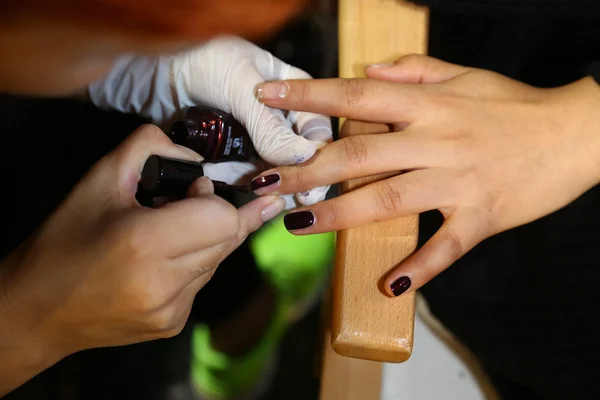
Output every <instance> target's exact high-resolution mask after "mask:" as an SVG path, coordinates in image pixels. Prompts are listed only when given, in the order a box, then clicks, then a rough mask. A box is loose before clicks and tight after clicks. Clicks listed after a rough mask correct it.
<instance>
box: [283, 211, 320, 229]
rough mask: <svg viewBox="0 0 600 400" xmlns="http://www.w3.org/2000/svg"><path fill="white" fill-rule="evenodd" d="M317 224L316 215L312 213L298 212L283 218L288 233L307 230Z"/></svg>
mask: <svg viewBox="0 0 600 400" xmlns="http://www.w3.org/2000/svg"><path fill="white" fill-rule="evenodd" d="M314 223H315V215H314V214H313V213H312V212H311V211H298V212H295V213H290V214H288V215H286V216H285V217H283V224H284V225H285V228H286V229H287V230H288V231H295V230H298V229H306V228H308V227H309V226H312V224H314Z"/></svg>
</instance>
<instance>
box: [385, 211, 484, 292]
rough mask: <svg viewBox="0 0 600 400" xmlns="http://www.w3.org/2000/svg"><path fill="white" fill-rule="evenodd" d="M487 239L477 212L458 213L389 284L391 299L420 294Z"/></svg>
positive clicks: (406, 262) (397, 270)
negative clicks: (414, 292)
mask: <svg viewBox="0 0 600 400" xmlns="http://www.w3.org/2000/svg"><path fill="white" fill-rule="evenodd" d="M485 238H486V221H485V219H484V218H482V215H481V213H478V212H476V211H469V210H463V211H457V212H456V213H455V214H453V215H452V216H451V217H450V218H448V219H447V221H446V222H445V223H444V224H443V225H442V227H441V228H440V230H439V231H438V232H437V233H436V234H435V235H434V236H433V237H432V238H431V239H430V240H429V241H428V242H427V243H426V244H425V245H424V246H423V247H422V248H421V249H420V250H419V251H418V252H417V253H415V254H414V255H412V256H411V257H410V258H408V260H406V261H405V262H404V263H402V265H400V267H398V268H397V269H396V270H395V271H394V272H392V273H391V274H390V275H389V276H388V277H387V278H386V280H385V287H386V291H387V292H388V294H389V295H390V296H400V295H401V294H403V293H407V292H409V291H413V290H417V289H419V288H420V287H421V286H423V285H425V284H426V283H427V282H429V281H430V280H431V279H432V278H434V277H435V276H436V275H438V274H439V273H441V272H442V271H444V270H445V269H446V268H448V267H450V266H451V265H452V264H453V263H454V262H455V261H457V260H458V259H459V258H461V257H462V256H463V255H465V254H466V253H467V252H468V251H469V250H471V249H472V248H473V247H475V246H476V245H477V244H478V243H479V242H481V241H482V240H483V239H485Z"/></svg>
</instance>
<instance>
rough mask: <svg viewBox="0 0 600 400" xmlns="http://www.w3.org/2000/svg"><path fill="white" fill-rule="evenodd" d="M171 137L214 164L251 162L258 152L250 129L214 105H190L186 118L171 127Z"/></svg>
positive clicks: (175, 141)
mask: <svg viewBox="0 0 600 400" xmlns="http://www.w3.org/2000/svg"><path fill="white" fill-rule="evenodd" d="M169 136H170V138H171V140H172V141H173V142H174V143H177V144H179V145H182V146H185V147H188V148H190V149H192V150H194V151H195V152H196V153H198V154H200V155H201V156H202V157H204V159H205V160H206V161H208V162H212V163H217V162H223V161H247V160H249V159H250V158H251V157H253V156H254V154H255V151H254V147H253V146H252V141H251V140H250V136H249V135H248V132H247V131H246V129H244V127H243V126H242V125H241V124H240V123H239V122H237V121H236V120H235V119H234V118H233V116H231V115H229V114H227V113H225V112H223V111H220V110H216V109H212V108H206V107H190V108H189V109H188V110H187V112H186V114H185V119H183V120H181V121H176V122H175V123H174V124H173V126H171V132H170V133H169Z"/></svg>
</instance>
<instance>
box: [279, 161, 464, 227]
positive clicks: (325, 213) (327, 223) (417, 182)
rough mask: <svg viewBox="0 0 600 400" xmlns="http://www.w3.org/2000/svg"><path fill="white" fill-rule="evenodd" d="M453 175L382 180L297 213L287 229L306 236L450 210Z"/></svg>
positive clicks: (427, 173)
mask: <svg viewBox="0 0 600 400" xmlns="http://www.w3.org/2000/svg"><path fill="white" fill-rule="evenodd" d="M448 175H449V174H448V173H447V172H445V171H443V170H431V169H428V170H419V171H413V172H410V173H407V174H404V175H400V176H396V177H393V178H389V179H385V180H383V181H378V182H375V183H372V184H370V185H367V186H364V187H362V188H360V189H357V190H354V191H352V192H349V193H346V194H344V195H342V196H340V197H337V198H335V199H332V200H328V201H325V202H322V203H318V204H315V205H313V206H311V207H309V208H302V209H300V210H297V211H294V212H292V213H290V214H288V215H286V216H285V218H284V223H285V226H286V228H287V229H288V230H289V231H291V232H292V233H294V234H297V235H306V234H314V233H322V232H330V231H338V230H342V229H348V228H354V227H358V226H363V225H367V224H369V223H373V222H376V221H385V220H389V219H392V218H397V217H402V216H407V215H414V214H418V213H421V212H425V211H429V210H434V209H438V208H443V207H447V206H449V205H450V204H453V203H454V201H455V200H456V198H457V197H458V193H457V189H456V188H453V187H452V185H450V184H449V183H448V182H451V179H449V178H450V177H449V176H448Z"/></svg>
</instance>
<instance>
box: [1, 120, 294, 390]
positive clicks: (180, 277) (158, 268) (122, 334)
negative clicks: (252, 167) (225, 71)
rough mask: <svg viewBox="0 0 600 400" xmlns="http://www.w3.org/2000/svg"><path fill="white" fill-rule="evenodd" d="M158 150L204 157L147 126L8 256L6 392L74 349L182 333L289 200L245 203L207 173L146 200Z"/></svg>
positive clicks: (4, 285) (4, 284)
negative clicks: (162, 201) (224, 192)
mask: <svg viewBox="0 0 600 400" xmlns="http://www.w3.org/2000/svg"><path fill="white" fill-rule="evenodd" d="M153 154H158V155H162V156H166V157H173V158H179V159H186V160H191V161H194V160H196V161H197V160H199V159H200V156H199V155H198V154H196V153H194V152H192V151H191V150H188V149H186V148H183V147H179V146H177V145H174V144H173V143H172V142H171V141H170V139H169V138H168V137H167V136H166V135H165V134H164V133H163V132H162V131H161V130H160V129H158V128H157V127H155V126H150V125H148V126H143V127H141V128H139V129H138V130H137V131H136V132H134V133H133V134H132V135H131V136H130V137H129V138H128V139H127V140H125V141H124V142H123V143H122V144H121V146H119V147H118V148H117V149H116V150H114V151H113V152H112V153H110V154H108V155H107V156H105V157H104V158H103V159H102V160H100V161H99V162H98V163H97V164H96V165H95V166H94V167H93V168H92V169H91V171H90V172H89V173H88V174H87V175H86V176H85V177H84V178H83V179H82V180H81V181H80V182H79V183H78V185H77V186H76V187H75V188H74V189H73V191H72V192H71V193H70V194H69V196H68V197H67V198H66V199H65V200H64V202H63V204H62V205H61V206H60V207H59V208H58V209H57V210H56V211H55V212H54V214H53V215H52V216H51V217H50V218H49V219H48V220H47V221H46V222H45V223H44V224H43V226H42V227H41V228H40V229H39V230H38V231H37V232H36V233H35V234H34V235H33V236H32V237H31V238H30V239H29V240H28V241H27V242H26V243H24V244H23V245H22V246H21V248H20V249H18V250H17V251H16V252H15V253H14V254H12V255H11V256H10V257H8V258H7V259H5V260H3V261H2V265H0V395H1V394H4V393H6V392H8V391H10V390H11V389H13V388H14V387H16V386H18V385H20V384H21V383H23V382H24V381H26V380H27V379H29V378H30V377H32V376H33V375H35V374H37V373H38V372H40V371H41V370H43V369H45V368H47V367H49V366H50V365H52V364H53V363H55V362H57V361H58V360H60V359H61V358H63V357H65V356H66V355H69V354H72V353H74V352H77V351H80V350H84V349H89V348H95V347H105V346H120V345H125V344H129V343H135V342H142V341H147V340H152V339H157V338H164V337H169V336H173V335H176V334H177V333H179V332H180V331H181V329H182V328H183V326H184V324H185V322H186V320H187V317H188V315H189V312H190V309H191V307H192V302H193V300H194V296H195V295H196V293H197V292H198V291H199V290H200V289H201V288H202V287H203V286H204V285H205V284H206V283H207V282H208V280H209V279H210V278H211V276H212V275H213V273H214V271H215V269H216V268H217V266H218V265H219V263H220V262H221V261H222V260H223V259H224V258H225V257H226V256H227V255H228V254H230V253H231V252H232V251H233V250H234V249H235V248H236V247H237V246H238V245H239V244H240V243H242V241H243V240H244V239H245V238H246V236H247V235H248V234H249V233H250V232H253V231H254V230H256V229H258V228H259V227H260V226H261V225H262V223H263V222H264V221H266V220H268V219H269V218H271V217H273V216H275V215H276V214H278V213H280V212H281V211H282V210H283V207H284V205H285V202H284V201H283V200H282V199H279V198H277V197H266V198H260V199H257V200H254V201H253V202H250V203H248V204H247V205H245V206H244V207H242V208H240V209H236V208H235V207H233V206H232V205H230V204H229V203H227V202H226V201H224V200H223V199H221V198H220V197H217V196H216V195H214V194H213V186H212V182H211V181H210V180H208V179H206V178H200V179H199V180H197V181H196V182H195V183H194V184H193V185H192V186H191V187H190V189H189V193H188V197H187V198H186V199H184V200H181V201H177V202H173V203H168V204H166V205H163V206H162V207H160V208H156V209H151V208H145V207H142V206H140V205H139V204H138V202H137V201H136V199H135V194H136V189H137V184H138V181H139V179H140V175H141V171H142V168H143V166H144V163H145V161H146V160H147V159H148V157H149V156H150V155H153ZM31 184H32V185H35V181H33V182H31ZM210 306H212V305H207V307H210Z"/></svg>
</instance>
